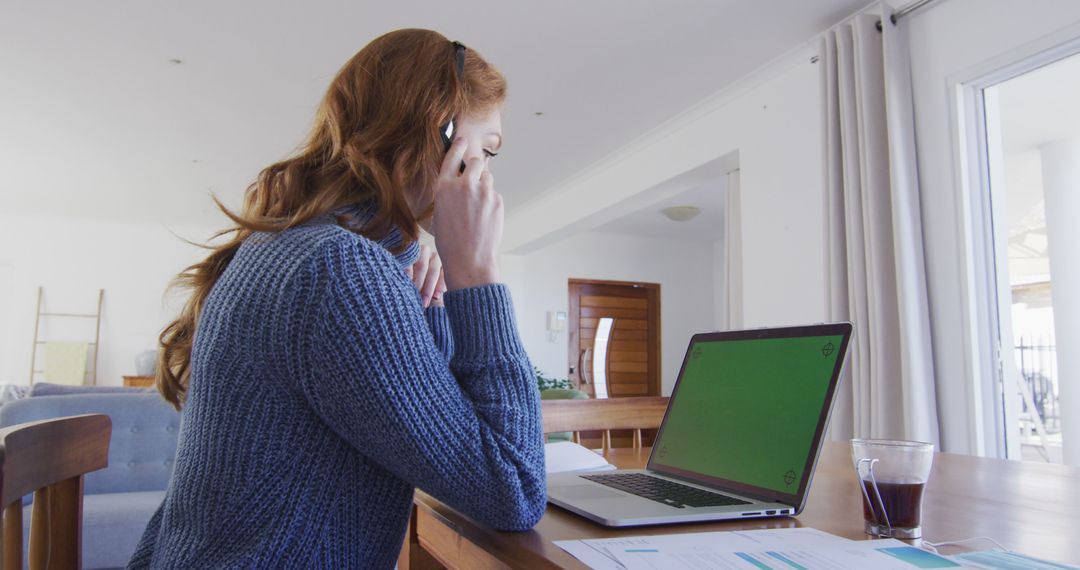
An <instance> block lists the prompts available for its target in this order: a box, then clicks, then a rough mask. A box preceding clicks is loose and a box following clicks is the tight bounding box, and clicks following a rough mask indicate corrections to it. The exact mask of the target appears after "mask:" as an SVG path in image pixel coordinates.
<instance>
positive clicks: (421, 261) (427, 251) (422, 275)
mask: <svg viewBox="0 0 1080 570" xmlns="http://www.w3.org/2000/svg"><path fill="white" fill-rule="evenodd" d="M430 258H431V248H429V247H428V246H426V245H421V246H420V257H419V258H418V259H417V260H416V263H413V264H412V270H413V273H412V282H413V284H414V285H416V288H417V289H420V288H422V287H423V286H424V280H426V279H427V272H428V263H429V261H430Z"/></svg>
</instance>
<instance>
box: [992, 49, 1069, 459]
mask: <svg viewBox="0 0 1080 570" xmlns="http://www.w3.org/2000/svg"><path fill="white" fill-rule="evenodd" d="M981 98H982V100H981V105H982V110H983V120H984V121H985V123H984V126H983V133H984V137H983V151H984V152H985V168H986V181H987V187H986V192H987V195H988V203H989V208H988V209H987V211H986V216H987V218H988V220H987V221H988V224H987V227H988V228H989V231H988V234H989V235H988V241H989V242H990V244H992V252H993V253H992V256H993V257H992V259H993V261H992V264H989V265H990V267H991V268H992V269H991V271H990V273H991V275H992V277H991V279H990V281H991V283H990V286H989V287H988V289H989V291H990V295H989V296H990V297H991V299H992V301H991V304H992V305H993V306H994V310H993V311H992V313H993V314H995V315H996V323H997V326H996V327H995V328H996V329H997V330H996V331H995V332H996V335H997V341H998V346H999V347H1000V348H999V351H998V354H999V358H1000V360H999V362H998V365H999V367H1000V368H999V370H1000V376H1001V383H1000V391H999V392H998V401H996V402H995V406H994V407H995V410H994V413H993V417H995V418H996V422H997V430H998V438H999V441H1002V442H1003V443H1004V446H1003V447H1004V451H1005V455H1006V456H1007V457H1009V458H1010V459H1024V460H1029V461H1041V462H1051V463H1061V462H1063V459H1065V460H1067V459H1068V458H1067V457H1065V456H1067V455H1068V453H1067V452H1065V450H1066V449H1068V448H1069V447H1073V449H1074V450H1076V449H1080V446H1077V442H1075V441H1069V438H1070V434H1069V433H1065V431H1063V425H1064V426H1068V425H1069V420H1070V419H1072V418H1071V417H1066V416H1070V415H1080V410H1077V409H1076V408H1077V405H1078V404H1080V397H1077V396H1076V394H1077V392H1078V391H1080V360H1077V359H1075V358H1074V357H1073V356H1072V352H1070V351H1059V350H1057V347H1058V346H1075V344H1076V343H1077V342H1080V303H1077V302H1076V301H1074V300H1073V299H1072V297H1073V296H1072V295H1069V294H1068V292H1069V291H1073V290H1075V288H1076V287H1077V286H1080V231H1078V229H1077V228H1078V226H1077V224H1076V220H1077V219H1078V218H1080V199H1078V198H1077V190H1078V189H1080V167H1077V163H1078V162H1080V111H1078V110H1077V109H1076V104H1075V102H1076V101H1077V100H1080V55H1070V56H1068V57H1061V58H1059V59H1056V60H1054V61H1051V62H1046V61H1041V62H1033V63H1032V65H1031V66H1029V67H1028V68H1026V69H1023V70H1020V72H1018V73H1015V74H1013V75H1011V76H1010V77H1007V78H1002V79H1000V80H999V81H997V82H994V83H992V84H989V85H987V86H985V87H983V88H982V90H981ZM1063 420H1064V421H1063ZM1071 437H1072V438H1078V437H1080V431H1078V432H1077V433H1076V434H1073V435H1071ZM1074 453H1075V452H1074ZM1072 462H1073V463H1077V462H1080V457H1073V458H1072Z"/></svg>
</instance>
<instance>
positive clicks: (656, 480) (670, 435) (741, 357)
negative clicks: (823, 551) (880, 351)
mask: <svg viewBox="0 0 1080 570" xmlns="http://www.w3.org/2000/svg"><path fill="white" fill-rule="evenodd" d="M851 330H852V326H851V323H835V324H819V325H811V326H800V327H787V328H771V329H755V330H746V331H727V332H715V333H702V334H697V335H694V337H693V338H692V339H691V340H690V346H689V347H688V348H687V349H686V356H685V357H684V358H683V363H682V368H681V369H680V370H679V377H678V379H677V380H676V382H675V388H674V389H673V390H672V393H671V399H670V400H669V401H668V409H667V412H666V413H665V414H664V421H663V423H662V424H661V426H660V430H659V432H658V433H657V436H656V441H655V442H654V443H653V447H652V454H651V455H650V456H649V463H648V465H647V466H646V468H645V469H639V470H617V471H604V472H565V473H553V474H551V475H548V480H547V487H548V489H547V490H548V501H549V502H550V503H551V504H554V505H557V506H559V507H562V508H564V509H567V510H569V511H572V512H574V513H577V514H579V515H581V516H583V517H585V518H588V519H591V520H594V521H596V522H598V523H600V524H603V525H606V526H613V527H622V526H637V525H647V524H666V523H679V522H692V521H711V520H724V519H743V518H756V517H772V516H780V515H797V514H799V513H800V512H801V511H802V509H803V505H804V504H805V502H806V495H807V490H808V489H809V487H810V479H811V477H812V476H813V474H814V467H815V465H816V463H817V458H818V452H819V450H820V449H821V441H822V438H823V437H824V433H825V427H826V426H827V425H828V421H829V412H830V410H831V409H832V403H833V399H834V396H835V395H836V386H837V383H838V382H839V381H840V375H841V372H842V370H843V366H844V360H845V355H846V354H847V348H848V341H849V340H850V338H851Z"/></svg>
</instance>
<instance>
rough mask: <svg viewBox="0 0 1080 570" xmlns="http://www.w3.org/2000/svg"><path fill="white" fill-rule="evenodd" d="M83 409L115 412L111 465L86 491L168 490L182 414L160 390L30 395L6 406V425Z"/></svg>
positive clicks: (0, 421) (1, 417) (90, 477)
mask: <svg viewBox="0 0 1080 570" xmlns="http://www.w3.org/2000/svg"><path fill="white" fill-rule="evenodd" d="M79 414H106V415H108V416H109V417H110V418H112V439H111V440H110V442H109V467H108V468H106V469H102V470H101V471H95V472H93V473H90V474H87V476H86V480H85V485H86V486H85V493H86V494H88V495H89V494H96V493H123V492H131V491H163V490H165V488H166V487H167V486H168V484H169V477H171V476H172V470H173V460H174V459H175V457H176V438H177V433H178V431H179V429H180V414H179V413H177V412H176V410H173V409H172V407H170V406H169V405H168V404H166V403H165V401H164V400H162V399H161V396H159V395H157V393H152V394H151V393H134V394H132V393H115V394H72V395H66V396H40V397H30V398H24V399H22V400H15V401H12V402H8V403H7V404H4V405H3V406H0V427H7V426H11V425H15V424H21V423H24V422H30V421H35V420H43V419H48V418H58V417H63V416H75V415H79Z"/></svg>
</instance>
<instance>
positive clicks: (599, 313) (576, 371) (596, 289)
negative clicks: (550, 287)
mask: <svg viewBox="0 0 1080 570" xmlns="http://www.w3.org/2000/svg"><path fill="white" fill-rule="evenodd" d="M569 293H570V311H569V313H570V314H569V326H568V327H567V328H568V329H569V335H568V336H569V342H570V346H569V353H568V354H569V360H570V361H569V370H570V380H571V382H573V383H574V385H575V386H576V387H577V388H578V389H579V390H582V391H584V392H586V393H588V394H589V396H591V397H597V396H599V397H604V392H605V391H606V393H607V397H611V398H618V397H622V396H659V395H660V285H659V284H657V283H627V282H623V281H596V280H585V279H570V282H569ZM604 318H608V319H611V320H610V321H609V322H608V323H607V325H609V326H610V332H609V334H608V337H607V338H608V342H607V343H606V355H605V356H606V358H605V359H602V362H601V364H603V366H601V369H602V370H594V367H593V362H594V360H596V355H597V354H598V352H597V351H603V350H604V346H603V345H602V344H599V345H598V344H597V342H596V340H597V332H598V330H600V332H601V333H603V332H604V330H605V328H606V327H604V328H602V327H601V325H603V324H604V323H603V322H602V319H604ZM601 371H602V372H605V374H603V375H602V377H601V378H597V376H596V374H597V372H601ZM598 381H603V383H602V384H601V385H600V386H598V385H597V382H598ZM605 386H606V390H604V388H605Z"/></svg>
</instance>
